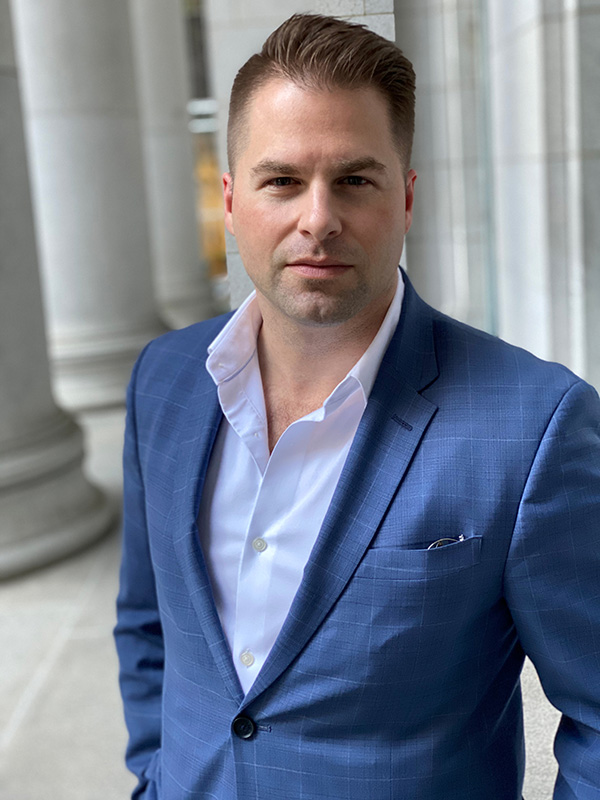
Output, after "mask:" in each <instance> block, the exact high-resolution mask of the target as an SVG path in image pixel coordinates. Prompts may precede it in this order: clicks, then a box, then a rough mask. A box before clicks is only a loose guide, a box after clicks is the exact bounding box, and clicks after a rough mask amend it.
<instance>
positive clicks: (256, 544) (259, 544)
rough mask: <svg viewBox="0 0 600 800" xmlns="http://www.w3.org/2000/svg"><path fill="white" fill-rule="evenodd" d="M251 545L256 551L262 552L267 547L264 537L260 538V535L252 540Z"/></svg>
mask: <svg viewBox="0 0 600 800" xmlns="http://www.w3.org/2000/svg"><path fill="white" fill-rule="evenodd" d="M252 547H253V548H254V549H255V550H256V552H257V553H264V551H265V550H266V549H267V547H268V545H267V543H266V542H265V540H264V539H261V538H260V536H259V537H258V538H257V539H255V540H254V541H253V542H252Z"/></svg>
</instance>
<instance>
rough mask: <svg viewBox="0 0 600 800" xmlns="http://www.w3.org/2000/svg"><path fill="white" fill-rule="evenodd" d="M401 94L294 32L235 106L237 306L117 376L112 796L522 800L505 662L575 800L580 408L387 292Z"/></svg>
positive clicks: (405, 72)
mask: <svg viewBox="0 0 600 800" xmlns="http://www.w3.org/2000/svg"><path fill="white" fill-rule="evenodd" d="M413 90H414V76H413V73H412V68H411V66H410V64H409V62H408V61H407V60H406V59H405V58H404V57H403V56H402V54H401V53H400V51H398V50H397V49H396V48H395V46H393V45H392V44H391V43H389V42H386V41H385V40H383V39H381V38H379V37H378V36H376V35H375V34H373V33H371V32H369V31H367V30H365V29H363V28H361V27H359V26H354V25H351V24H349V23H346V22H342V21H339V20H334V19H331V18H326V17H319V16H310V15H306V16H302V15H300V16H294V17H292V18H291V19H290V20H288V21H287V22H286V23H284V24H283V25H282V26H281V27H280V28H279V29H278V30H277V31H276V32H275V33H274V34H272V35H271V37H270V38H269V39H268V40H267V42H266V43H265V46H264V48H263V51H262V53H261V55H256V56H253V57H252V58H251V59H250V60H249V62H247V64H246V65H245V66H244V67H243V68H242V70H241V71H240V73H239V74H238V77H237V78H236V82H235V85H234V88H233V92H232V100H231V107H230V123H229V161H230V173H229V174H226V175H225V176H224V195H225V210H226V223H227V227H228V229H229V230H230V231H231V233H233V234H234V235H235V236H236V237H237V241H238V245H239V250H240V254H241V257H242V260H243V262H244V265H245V267H246V269H247V271H248V273H249V275H250V277H251V278H252V281H253V282H254V285H255V287H256V294H255V295H253V296H252V297H251V298H250V299H249V300H248V301H246V302H245V303H244V304H243V305H242V307H241V308H240V309H239V310H238V311H237V312H236V314H235V315H233V316H231V315H229V316H226V317H224V318H220V319H216V320H212V321H208V322H205V323H201V324H199V325H196V326H192V327H191V328H188V329H186V330H183V331H178V332H172V333H169V334H167V335H166V336H164V337H162V338H160V339H158V340H157V341H155V342H153V343H151V344H150V345H149V346H148V348H146V350H145V351H144V352H143V354H142V355H141V356H140V358H139V360H138V363H137V364H136V367H135V369H134V373H133V377H132V381H131V385H130V389H129V396H128V403H129V405H128V422H127V434H126V445H125V457H124V465H125V478H126V485H125V525H124V554H123V566H122V573H121V591H120V595H119V601H118V613H119V621H118V624H117V628H116V637H117V645H118V649H119V655H120V659H121V687H122V692H123V698H124V704H125V714H126V719H127V724H128V727H129V731H130V743H129V748H128V755H127V758H128V763H129V766H130V767H131V769H132V770H133V771H134V772H135V773H136V774H137V775H138V777H139V785H138V788H137V789H136V791H135V793H134V797H138V798H144V800H154V799H156V798H162V799H163V800H183V798H186V799H187V800H190V799H191V798H223V799H225V798H227V799H228V800H229V799H230V798H244V800H248V799H249V798H252V799H256V800H258V798H260V800H266V799H267V798H268V800H273V798H294V800H295V798H306V799H307V800H316V798H332V799H335V800H340V798H361V799H362V798H369V800H370V799H371V798H372V800H379V799H380V798H386V799H389V798H394V799H396V798H401V799H402V800H466V798H470V799H471V800H484V799H485V800H518V798H520V797H521V787H522V780H523V770H524V764H523V761H524V759H523V730H522V711H521V698H520V690H519V674H520V671H521V667H522V663H523V658H524V653H527V654H528V655H529V656H530V657H531V659H532V660H533V662H534V664H535V665H536V667H537V669H538V672H539V674H540V677H541V680H542V683H543V685H544V688H545V690H546V693H547V694H548V697H549V698H550V699H551V701H552V702H553V703H554V704H555V705H556V706H557V707H558V708H559V709H560V710H561V711H562V712H563V715H564V716H563V721H562V723H561V726H560V729H559V732H558V736H557V740H556V754H557V758H558V761H559V765H560V771H559V776H558V780H557V784H556V791H555V798H556V800H567V798H582V799H585V800H592V798H595V799H596V800H597V799H598V798H600V736H599V732H600V630H599V627H598V621H599V620H600V584H599V580H598V579H599V577H600V570H599V549H598V545H599V544H600V526H599V515H598V500H599V497H600V436H599V420H600V404H599V401H598V397H597V395H596V393H595V392H594V390H593V389H591V387H589V386H588V385H587V384H585V383H584V382H583V381H581V380H579V379H578V378H577V377H575V376H574V375H573V374H572V373H570V372H569V371H568V370H566V369H565V368H563V367H561V366H558V365H550V364H545V363H543V362H541V361H539V360H537V359H536V358H534V357H533V356H531V355H529V354H527V353H525V352H524V351H522V350H519V349H517V348H514V347H510V346H508V345H506V344H505V343H503V342H501V341H499V340H497V339H495V338H493V337H490V336H488V335H486V334H484V333H481V332H478V331H474V330H473V329H470V328H468V327H467V326H465V325H462V324H459V323H457V322H455V321H452V320H450V319H448V318H447V317H445V316H444V315H442V314H440V313H438V312H436V311H434V310H433V309H431V308H429V307H428V306H427V305H426V304H424V303H423V302H422V301H421V300H420V299H419V298H418V297H417V295H416V294H415V292H414V290H413V289H412V287H411V285H410V282H409V281H408V278H407V277H406V276H405V275H404V274H403V273H400V272H399V270H398V266H397V265H398V262H399V260H400V255H401V252H402V247H403V240H404V236H405V233H406V232H407V231H408V229H409V227H410V223H411V217H412V208H413V194H414V184H415V177H416V176H415V173H414V171H413V170H411V169H410V168H409V165H410V150H411V139H412V128H413V118H414V106H413V99H414V92H413Z"/></svg>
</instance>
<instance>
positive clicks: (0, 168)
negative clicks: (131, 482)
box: [0, 0, 113, 579]
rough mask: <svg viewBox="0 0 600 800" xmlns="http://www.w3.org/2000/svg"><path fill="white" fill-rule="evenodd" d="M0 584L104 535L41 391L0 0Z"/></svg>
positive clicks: (23, 174) (98, 504)
mask: <svg viewBox="0 0 600 800" xmlns="http://www.w3.org/2000/svg"><path fill="white" fill-rule="evenodd" d="M0 186H2V187H4V189H3V191H2V192H0V265H1V266H0V269H1V272H0V280H1V286H2V290H1V291H0V579H3V578H7V577H11V576H13V575H16V574H18V573H20V572H24V571H25V570H28V569H32V568H34V567H38V566H41V565H43V564H47V563H49V562H51V561H55V560H57V559H60V558H62V557H63V556H66V555H67V554H69V553H71V552H73V551H74V550H77V549H78V548H80V547H83V546H84V545H86V544H88V543H89V542H91V541H93V540H94V539H96V538H97V537H99V536H100V535H102V534H103V533H105V532H106V531H107V530H108V529H109V527H110V525H111V523H112V519H113V514H112V511H111V509H110V507H109V505H108V503H107V500H106V498H105V497H104V496H103V495H102V494H101V493H100V492H99V491H98V490H97V489H95V488H94V487H93V486H91V485H90V484H89V483H88V482H87V481H86V479H85V477H84V475H83V473H82V469H81V462H82V456H83V447H82V438H81V433H80V430H79V428H78V427H77V426H76V425H75V423H74V422H73V420H72V419H71V418H70V417H69V416H67V415H66V414H65V413H64V412H62V411H61V410H60V409H58V408H57V407H56V405H55V404H54V400H53V397H52V392H51V389H50V375H49V370H48V361H47V355H46V341H45V334H44V322H43V311H42V299H41V292H40V285H39V278H38V271H37V253H36V244H35V241H36V240H35V232H34V223H33V214H32V208H31V197H30V191H29V176H28V171H27V162H26V150H25V140H24V132H23V124H22V114H21V100H20V92H19V81H18V75H17V68H16V63H15V58H14V49H13V43H12V30H11V19H10V8H9V2H8V0H0Z"/></svg>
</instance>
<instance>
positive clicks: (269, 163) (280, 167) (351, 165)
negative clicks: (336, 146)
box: [250, 156, 387, 178]
mask: <svg viewBox="0 0 600 800" xmlns="http://www.w3.org/2000/svg"><path fill="white" fill-rule="evenodd" d="M364 170H372V171H375V172H387V167H386V166H385V164H382V163H381V162H380V161H377V160H376V159H375V158H372V157H371V156H365V157H364V158H356V159H345V158H344V159H341V160H340V161H336V162H334V165H333V171H334V172H340V173H343V174H345V175H349V174H352V173H355V172H363V171H364ZM250 172H251V174H252V175H254V176H261V175H264V174H265V173H269V174H271V175H289V176H290V177H292V178H293V177H295V176H296V175H298V174H299V173H300V170H299V168H298V167H297V166H296V165H294V164H290V163H287V162H285V161H275V160H273V159H270V158H265V159H263V160H262V161H259V162H258V164H257V165H256V166H255V167H252V169H251V170H250Z"/></svg>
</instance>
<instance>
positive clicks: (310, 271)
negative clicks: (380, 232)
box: [287, 259, 352, 280]
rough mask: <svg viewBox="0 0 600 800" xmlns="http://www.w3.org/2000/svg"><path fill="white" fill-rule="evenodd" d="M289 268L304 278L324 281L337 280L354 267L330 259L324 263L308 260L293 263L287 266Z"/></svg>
mask: <svg viewBox="0 0 600 800" xmlns="http://www.w3.org/2000/svg"><path fill="white" fill-rule="evenodd" d="M287 268H288V269H289V270H291V271H292V272H295V273H296V275H300V276H301V277H303V278H313V279H315V278H316V279H319V280H324V279H327V278H337V277H338V276H340V275H343V274H344V273H346V272H348V270H350V269H352V266H351V265H350V264H342V263H340V262H339V261H331V260H329V259H327V260H324V261H314V260H312V259H306V260H300V261H293V262H291V263H290V264H288V265H287Z"/></svg>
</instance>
